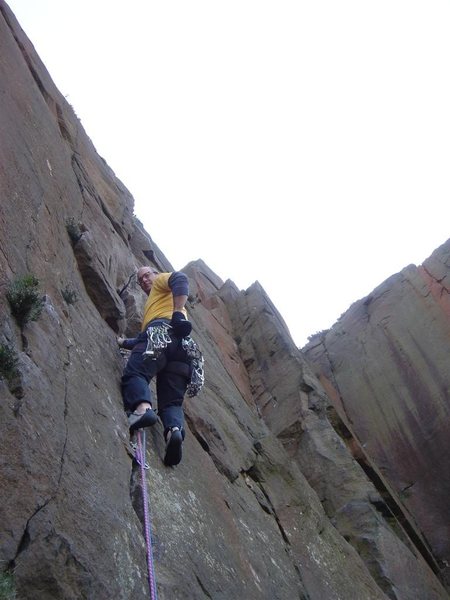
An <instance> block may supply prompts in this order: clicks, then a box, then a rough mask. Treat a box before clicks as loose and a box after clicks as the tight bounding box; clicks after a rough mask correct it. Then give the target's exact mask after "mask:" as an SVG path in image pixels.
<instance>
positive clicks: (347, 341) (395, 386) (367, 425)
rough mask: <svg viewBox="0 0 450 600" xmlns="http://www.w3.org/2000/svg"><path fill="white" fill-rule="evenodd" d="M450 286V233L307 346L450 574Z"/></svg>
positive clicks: (374, 465)
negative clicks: (417, 262)
mask: <svg viewBox="0 0 450 600" xmlns="http://www.w3.org/2000/svg"><path fill="white" fill-rule="evenodd" d="M449 292H450V240H449V241H447V242H446V243H445V244H443V245H442V246H441V247H440V248H438V249H437V250H436V251H435V252H434V253H433V254H432V256H431V257H430V258H428V259H427V260H425V261H424V263H423V265H421V266H420V267H416V266H414V265H410V266H408V267H406V268H405V269H403V270H402V271H401V272H400V273H398V274H397V275H393V276H392V277H391V278H389V279H388V280H387V281H385V282H384V283H383V284H382V285H380V286H379V287H378V288H376V289H375V290H374V291H373V292H372V293H371V294H370V295H369V296H367V297H366V298H364V299H363V300H360V301H359V302H356V303H355V304H353V305H352V306H351V307H350V309H349V310H348V311H347V312H346V313H345V314H344V315H343V316H342V317H341V318H340V320H339V321H338V323H336V325H334V327H333V328H332V329H331V330H330V331H329V332H327V333H326V334H325V335H323V336H321V337H320V338H318V339H315V340H312V341H311V342H310V344H308V346H307V347H306V348H305V351H306V354H307V356H308V357H309V358H310V359H311V360H313V361H314V362H315V363H316V365H317V366H318V367H319V369H318V372H320V376H321V377H322V379H323V383H324V385H325V386H328V387H329V391H330V398H333V400H334V405H335V407H336V409H337V411H338V413H339V415H340V417H341V419H342V421H343V422H345V424H346V426H347V427H348V429H349V430H351V432H352V436H353V441H354V443H355V451H356V453H358V452H359V454H360V456H361V459H362V460H363V461H364V462H365V464H367V465H368V467H369V468H371V469H374V470H376V471H377V474H378V476H379V477H380V478H381V479H382V480H383V482H384V484H385V485H386V487H387V488H389V490H390V492H391V494H392V497H393V498H395V502H396V503H397V504H398V505H399V506H400V507H401V510H403V512H404V518H405V522H406V521H407V522H408V526H409V527H411V528H412V529H414V531H415V533H416V535H417V536H418V538H420V539H421V540H422V543H423V544H424V545H425V547H426V548H427V549H428V551H429V553H430V555H432V556H433V558H434V560H436V562H437V565H438V570H439V571H441V575H442V577H443V579H447V580H448V578H449V570H448V565H449V559H450V511H449V497H450V496H449V494H450V479H449V477H448V476H447V474H448V473H449V471H450V441H449V440H450V430H449V416H450V410H449V390H450V367H449V364H450V363H449V350H450V343H449V342H450V319H449V316H450V301H449ZM333 389H334V391H333Z"/></svg>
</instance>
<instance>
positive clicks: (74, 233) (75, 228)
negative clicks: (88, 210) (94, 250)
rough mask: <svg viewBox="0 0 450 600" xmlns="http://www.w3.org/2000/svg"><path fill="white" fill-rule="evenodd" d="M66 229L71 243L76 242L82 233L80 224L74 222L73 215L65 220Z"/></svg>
mask: <svg viewBox="0 0 450 600" xmlns="http://www.w3.org/2000/svg"><path fill="white" fill-rule="evenodd" d="M66 229H67V233H68V234H69V237H70V241H71V242H72V244H76V243H77V242H78V240H79V239H80V237H81V235H82V233H81V229H80V226H79V225H78V223H75V219H74V218H73V217H70V219H67V220H66Z"/></svg>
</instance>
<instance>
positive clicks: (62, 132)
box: [0, 0, 448, 600]
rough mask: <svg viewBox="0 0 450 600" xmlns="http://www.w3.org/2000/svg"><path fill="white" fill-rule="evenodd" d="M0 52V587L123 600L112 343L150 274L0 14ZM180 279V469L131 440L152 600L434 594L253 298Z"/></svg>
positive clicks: (122, 448)
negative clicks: (1, 357)
mask: <svg viewBox="0 0 450 600" xmlns="http://www.w3.org/2000/svg"><path fill="white" fill-rule="evenodd" d="M0 57H1V59H0V90H1V94H0V114H1V116H2V118H1V119H0V140H1V141H0V169H1V178H0V190H1V194H2V201H1V205H0V243H1V247H0V307H1V315H2V316H1V325H0V344H1V345H2V346H3V347H4V348H6V347H7V348H10V349H13V350H14V351H15V352H16V354H17V357H18V365H17V372H18V374H17V376H15V377H13V378H6V377H5V376H3V377H2V378H1V379H0V415H1V418H0V457H1V464H0V476H1V486H0V523H1V535H0V567H1V574H0V577H1V578H2V579H1V580H0V581H3V580H5V579H6V578H8V579H9V580H10V581H11V582H12V585H13V586H14V587H15V589H16V590H17V597H18V598H20V599H21V600H50V599H53V600H55V599H57V600H79V599H92V600H106V599H110V598H115V599H116V598H117V599H120V600H143V599H144V598H148V597H149V596H148V590H147V587H146V585H147V584H146V564H145V547H144V537H143V529H142V506H141V503H140V498H141V495H140V489H139V485H140V484H139V478H138V474H137V472H136V469H135V467H134V466H133V462H132V460H131V458H130V455H129V452H128V448H129V446H128V434H127V423H126V419H125V415H124V413H123V410H122V403H121V398H120V387H119V386H120V375H121V370H122V364H123V359H122V357H121V355H120V353H119V351H118V349H117V345H116V341H115V338H116V334H117V333H119V332H120V333H123V332H126V333H130V334H131V333H133V332H134V331H135V330H136V328H137V327H138V323H139V314H140V312H141V309H142V306H143V301H144V298H143V294H142V292H141V291H140V290H139V289H138V288H137V286H136V284H135V282H134V280H133V278H131V279H130V276H131V275H132V274H133V273H134V272H135V270H136V268H137V267H138V266H139V265H140V264H142V263H146V264H153V265H156V266H157V267H159V268H163V269H170V268H171V265H170V263H169V262H168V261H167V259H166V258H165V256H164V255H163V253H162V252H161V251H160V250H159V248H157V247H156V246H155V244H154V243H153V242H152V239H151V237H150V236H149V235H148V233H147V232H145V231H144V229H143V227H142V225H141V223H140V222H139V221H138V219H137V218H136V217H135V216H134V215H133V199H132V197H131V196H130V194H129V192H128V191H127V189H126V188H125V187H124V185H123V184H122V183H121V182H120V181H119V180H118V179H117V178H116V176H115V175H114V173H113V172H112V171H111V169H110V168H109V167H108V166H107V165H106V164H105V162H104V161H103V160H102V159H101V157H99V156H98V155H97V153H96V151H95V148H94V146H93V144H92V142H91V141H90V139H89V138H88V137H87V135H86V133H85V132H84V130H83V128H82V127H81V124H80V123H79V121H78V120H77V118H76V116H75V114H74V112H73V110H72V109H71V107H70V106H69V105H68V104H67V102H66V101H65V99H64V98H63V97H62V96H61V94H60V93H59V92H58V90H57V89H56V88H55V86H54V84H53V82H52V80H51V78H50V77H49V74H48V73H47V71H46V69H45V67H44V66H43V65H42V63H41V61H40V60H39V58H38V56H37V55H36V53H35V51H34V48H33V46H32V44H31V43H30V41H29V40H28V39H27V38H26V36H25V34H24V33H23V31H22V30H21V28H20V26H19V25H18V23H17V21H16V19H15V18H14V15H13V14H12V13H11V11H10V10H9V8H8V6H7V5H6V3H5V2H3V0H0ZM205 253H206V249H205ZM185 271H186V273H187V274H188V275H189V278H190V285H191V295H190V298H189V306H188V308H189V314H190V317H191V319H192V321H193V324H194V335H195V338H196V339H197V341H198V342H199V344H200V346H201V347H202V349H203V352H204V355H205V359H206V374H207V381H206V385H205V388H204V390H203V391H202V392H201V394H200V395H199V396H198V397H196V398H193V399H191V400H188V401H187V402H186V418H187V425H188V427H187V436H186V442H185V450H184V459H183V462H182V463H181V465H179V466H178V467H176V468H174V469H168V468H165V467H164V466H163V464H162V461H161V456H162V452H163V438H162V430H161V426H160V424H157V425H156V426H155V427H154V428H153V429H152V430H151V432H150V433H149V440H148V456H147V460H148V462H149V466H150V468H149V471H148V482H149V486H148V491H149V495H150V504H151V511H152V519H153V532H154V552H155V562H156V564H155V568H156V577H157V583H158V592H159V598H161V599H162V600H165V599H169V598H170V599H176V598H180V599H181V598H183V599H186V598H189V599H206V598H212V599H215V600H218V599H230V600H231V599H235V598H246V599H248V600H251V599H255V600H256V599H262V598H267V599H269V598H270V599H275V598H278V599H280V600H281V599H287V598H289V599H291V598H303V599H305V600H306V599H310V600H328V599H330V600H335V599H336V600H337V599H341V600H352V599H354V600H362V599H364V600H365V599H368V600H369V599H381V598H396V599H402V600H403V599H410V600H413V599H418V598H420V599H430V600H435V599H436V600H437V599H444V598H448V594H447V593H446V591H445V589H444V587H443V586H442V584H441V582H440V581H439V578H438V576H437V575H438V574H439V569H440V563H438V561H439V560H441V555H440V554H439V552H438V551H439V548H440V546H439V544H438V546H439V547H438V546H436V547H433V546H432V547H431V548H429V547H428V546H427V544H426V543H425V541H423V539H422V538H423V536H424V535H426V536H428V531H427V530H426V527H425V526H423V527H422V529H421V530H420V531H419V528H417V529H415V530H414V528H413V527H408V526H406V519H405V518H404V515H403V514H402V512H401V510H400V509H399V508H398V507H399V506H400V505H401V499H400V498H398V497H397V496H396V495H395V493H394V490H391V492H390V493H387V492H386V491H385V488H383V486H382V485H379V482H378V480H376V478H374V481H375V485H374V483H373V482H372V481H371V480H370V478H369V477H368V474H367V469H364V465H363V464H362V462H361V461H357V460H355V458H354V456H353V455H352V452H351V449H350V448H349V447H348V445H346V444H345V443H344V442H343V441H342V439H341V437H340V436H339V435H338V433H337V431H339V432H342V431H344V423H343V418H338V415H337V413H336V412H335V411H333V410H332V409H331V401H330V399H329V396H327V394H326V392H325V388H324V385H323V384H325V386H326V387H327V389H329V391H330V394H331V395H332V394H333V393H334V392H333V387H332V386H331V385H330V384H329V383H328V380H329V378H328V379H327V378H326V377H325V376H324V375H322V374H321V373H319V371H318V372H317V375H316V374H315V373H314V372H313V369H312V368H311V367H310V364H309V362H308V360H307V359H306V358H305V356H304V354H303V353H301V352H300V351H299V350H298V349H297V348H296V347H295V345H294V343H293V342H292V339H291V338H290V335H289V332H288V330H287V328H286V326H285V324H284V322H283V321H282V319H281V317H280V315H279V313H278V312H277V310H276V308H275V307H274V306H273V304H272V303H271V301H270V299H269V298H268V297H267V295H266V293H265V292H264V290H263V289H262V288H261V287H260V286H259V285H258V284H257V283H255V284H254V285H253V286H252V287H251V288H250V289H248V290H246V291H240V290H238V289H237V288H236V286H235V285H234V284H233V283H232V282H230V281H227V282H225V283H224V282H222V281H221V280H220V279H219V278H218V277H217V276H216V275H215V274H214V273H212V272H211V271H210V269H208V267H207V266H206V265H205V264H204V263H203V262H202V261H198V262H196V263H192V264H189V265H187V266H186V269H185ZM27 273H31V274H33V275H34V276H36V277H37V278H38V280H39V282H40V291H41V294H42V296H43V297H44V305H43V310H42V314H41V316H40V318H39V319H38V320H36V321H31V322H28V323H26V324H25V325H23V326H19V324H18V323H17V320H16V319H15V318H14V316H13V314H12V307H11V304H10V303H9V302H8V300H7V291H8V289H10V285H11V282H13V281H15V280H17V278H18V277H21V276H23V275H25V274H27ZM129 281H130V284H129V286H128V287H127V288H126V290H124V287H125V284H127V282H129ZM314 358H317V357H316V356H314ZM430 358H431V357H430ZM427 364H428V363H427ZM440 367H441V365H440V364H439V362H437V363H436V364H435V366H433V367H430V368H433V369H436V370H439V369H440ZM324 368H326V365H325V366H324ZM328 374H329V373H328ZM373 378H374V379H376V377H375V375H374V376H373ZM320 379H322V382H321V381H320ZM380 379H381V378H380ZM340 391H341V393H342V388H340ZM336 399H337V401H338V400H339V397H338V395H337V394H336ZM341 402H342V403H343V401H342V400H341ZM442 410H444V408H442ZM330 417H331V419H330ZM361 422H362V423H364V419H362V420H361ZM332 423H333V424H334V426H335V427H333V426H332ZM436 423H437V421H436ZM346 431H347V429H345V432H346ZM398 431H399V432H400V429H399V430H398ZM345 432H344V433H345ZM373 433H374V438H370V436H369V433H368V435H367V438H365V439H367V440H368V441H370V444H372V445H373V448H374V449H376V448H378V447H381V446H380V443H379V441H378V438H377V437H376V435H378V433H379V432H378V431H374V432H373ZM348 435H350V434H348ZM398 436H400V433H398ZM347 437H348V436H347ZM373 454H374V457H373V458H374V460H375V459H376V456H375V454H376V453H375V452H374V453H373ZM433 457H435V454H430V456H429V459H430V460H431V461H433V460H434V458H433ZM393 462H395V461H393ZM381 466H383V465H381ZM381 466H380V468H381ZM392 468H393V467H392ZM396 468H400V467H396ZM436 468H437V469H438V468H441V467H439V465H437V466H436ZM441 475H442V478H444V472H442V473H441ZM401 485H403V484H401ZM393 487H394V488H395V486H394V485H393ZM433 493H434V492H431V493H430V492H429V493H428V499H429V501H430V502H431V499H432V495H433ZM425 497H426V490H425V489H422V494H421V496H420V499H421V501H423V500H424V499H425ZM405 510H406V508H405ZM433 514H437V513H433ZM441 541H442V540H441ZM437 542H439V539H438V540H437Z"/></svg>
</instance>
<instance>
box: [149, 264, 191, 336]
mask: <svg viewBox="0 0 450 600" xmlns="http://www.w3.org/2000/svg"><path fill="white" fill-rule="evenodd" d="M171 275H172V273H160V274H159V275H158V276H157V277H156V279H155V280H154V282H153V285H152V289H151V290H150V294H149V295H148V298H147V302H146V303H145V306H144V318H143V319H142V328H141V330H142V331H144V330H145V328H146V327H147V325H148V324H149V323H150V321H153V320H154V319H169V320H170V319H171V318H172V313H173V292H172V289H171V287H170V286H169V279H170V277H171ZM181 312H183V314H184V316H185V317H186V318H187V312H186V309H185V308H184V309H183V310H182V311H181Z"/></svg>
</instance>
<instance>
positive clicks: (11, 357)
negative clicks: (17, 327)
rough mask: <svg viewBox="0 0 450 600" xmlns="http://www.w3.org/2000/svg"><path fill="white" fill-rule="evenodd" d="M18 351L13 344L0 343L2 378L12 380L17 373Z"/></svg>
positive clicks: (0, 374)
mask: <svg viewBox="0 0 450 600" xmlns="http://www.w3.org/2000/svg"><path fill="white" fill-rule="evenodd" d="M17 361H18V357H17V352H16V351H15V350H14V348H12V347H11V346H7V345H5V344H0V379H6V380H7V381H11V380H12V379H14V377H15V376H16V375H17Z"/></svg>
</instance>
